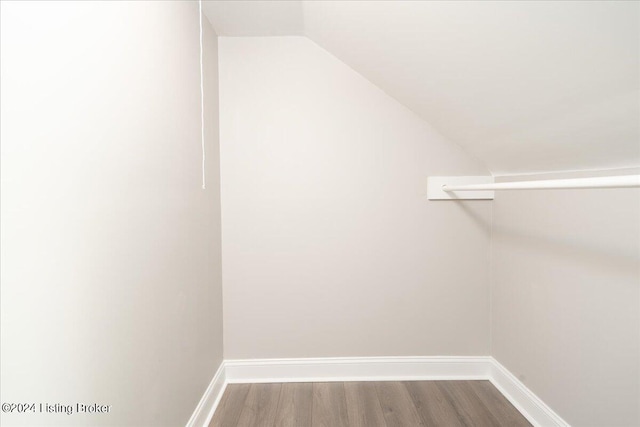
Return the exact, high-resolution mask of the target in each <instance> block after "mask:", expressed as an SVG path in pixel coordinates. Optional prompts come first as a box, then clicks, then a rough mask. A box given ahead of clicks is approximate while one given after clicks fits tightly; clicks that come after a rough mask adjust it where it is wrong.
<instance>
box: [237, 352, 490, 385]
mask: <svg viewBox="0 0 640 427" xmlns="http://www.w3.org/2000/svg"><path fill="white" fill-rule="evenodd" d="M488 361H489V359H488V358H487V357H364V358H359V357H331V358H319V359H262V360H227V361H226V362H225V368H226V376H227V381H228V382H229V383H268V382H317V381H385V380H396V381H401V380H435V379H442V380H445V379H487V375H488Z"/></svg>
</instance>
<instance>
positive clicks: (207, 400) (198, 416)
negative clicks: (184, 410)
mask: <svg viewBox="0 0 640 427" xmlns="http://www.w3.org/2000/svg"><path fill="white" fill-rule="evenodd" d="M224 365H225V363H224V361H222V363H220V367H219V368H218V370H217V371H216V374H215V375H214V376H213V379H212V380H211V382H210V383H209V386H208V387H207V389H206V390H205V392H204V394H203V395H202V398H201V399H200V402H198V406H196V409H195V410H194V411H193V414H191V418H189V421H188V422H187V427H207V426H208V425H209V423H210V422H211V418H213V413H214V412H215V411H216V408H217V407H218V403H220V399H221V398H222V394H223V393H224V390H225V388H226V387H227V382H226V381H225V366H224Z"/></svg>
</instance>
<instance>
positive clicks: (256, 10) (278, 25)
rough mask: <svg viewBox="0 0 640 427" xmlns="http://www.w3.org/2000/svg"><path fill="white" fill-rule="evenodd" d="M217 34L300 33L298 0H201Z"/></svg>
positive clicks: (302, 32) (291, 34) (272, 34)
mask: <svg viewBox="0 0 640 427" xmlns="http://www.w3.org/2000/svg"><path fill="white" fill-rule="evenodd" d="M202 10H203V12H204V14H205V15H206V16H207V18H209V22H211V25H213V28H214V29H215V30H216V33H217V34H218V35H219V36H293V35H300V36H301V35H304V25H303V18H302V16H303V15H302V2H301V1H203V2H202Z"/></svg>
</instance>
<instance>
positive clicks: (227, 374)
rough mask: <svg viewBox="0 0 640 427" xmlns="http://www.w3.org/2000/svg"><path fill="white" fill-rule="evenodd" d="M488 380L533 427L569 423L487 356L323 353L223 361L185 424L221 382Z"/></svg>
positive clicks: (202, 411)
mask: <svg viewBox="0 0 640 427" xmlns="http://www.w3.org/2000/svg"><path fill="white" fill-rule="evenodd" d="M420 380H489V381H491V383H492V384H493V385H494V386H495V387H496V388H497V389H498V390H499V391H500V392H501V393H502V394H503V395H504V396H505V397H506V398H507V399H508V400H509V401H510V402H511V403H512V404H513V406H515V407H516V408H517V409H518V410H519V411H520V412H521V413H522V415H523V416H524V417H526V418H527V420H529V422H530V423H531V424H532V425H534V426H536V427H547V426H550V427H569V424H568V423H567V422H565V421H564V420H563V419H562V418H561V417H560V416H559V415H558V414H556V413H555V412H554V411H553V410H552V409H551V408H550V407H549V406H547V405H546V404H545V403H544V402H543V401H542V400H541V399H540V398H538V397H537V396H536V395H535V394H534V393H533V392H532V391H531V390H529V389H528V388H527V387H526V386H525V385H524V384H522V382H520V380H518V379H517V378H516V377H515V376H514V375H513V374H512V373H511V372H509V371H508V370H507V369H506V368H505V367H504V366H502V365H501V364H500V363H499V362H498V361H497V360H495V359H494V358H493V357H490V356H478V357H475V356H466V357H451V356H437V357H434V356H427V357H363V358H360V357H328V358H313V359H249V360H225V361H223V362H222V364H221V365H220V369H218V372H216V375H215V377H214V378H213V380H211V384H209V387H208V388H207V390H206V392H205V394H204V396H203V397H202V399H201V400H200V403H199V404H198V407H197V408H196V410H195V411H194V413H193V415H192V416H191V419H190V420H189V423H188V424H187V427H207V426H208V424H209V422H210V421H211V418H212V417H213V414H214V412H215V409H216V407H217V406H218V403H219V402H220V399H221V397H222V394H223V393H224V390H225V388H226V385H227V384H241V383H270V382H318V381H322V382H328V381H420Z"/></svg>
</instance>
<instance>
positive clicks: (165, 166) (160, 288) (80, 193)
mask: <svg viewBox="0 0 640 427" xmlns="http://www.w3.org/2000/svg"><path fill="white" fill-rule="evenodd" d="M1 8H2V10H1V12H2V13H1V15H2V26H1V27H2V28H1V31H2V33H1V36H2V37H1V38H2V45H1V54H2V80H1V84H2V101H1V103H2V105H1V109H2V113H1V120H2V130H1V132H2V133H1V138H2V155H1V157H2V188H1V190H2V223H1V227H2V229H1V238H2V240H1V245H2V251H1V257H2V258H1V262H2V269H1V272H2V276H1V279H2V287H1V292H2V296H1V297H2V298H1V299H2V308H1V310H2V345H1V347H2V349H1V352H2V357H1V359H2V382H1V394H2V401H3V402H13V403H35V404H36V406H35V411H36V412H35V413H32V412H31V411H30V410H29V411H28V413H15V412H14V413H6V412H3V413H2V415H1V416H2V425H7V426H9V425H11V426H14V425H37V426H43V425H47V426H54V425H92V426H100V425H110V426H114V425H117V426H177V425H184V424H185V423H186V422H187V420H188V419H189V417H190V415H191V413H192V411H193V410H194V408H195V407H196V405H197V403H198V401H199V399H200V397H201V396H202V393H203V392H204V390H205V389H206V387H207V385H208V382H209V381H210V380H211V378H212V377H213V375H214V373H215V372H216V370H217V368H218V366H219V364H220V362H221V360H222V316H221V310H222V308H221V273H220V264H221V258H220V216H219V215H220V202H219V158H218V129H217V128H218V125H217V117H218V105H217V76H216V70H217V55H216V49H217V47H216V38H215V34H214V33H213V31H212V30H211V28H209V27H208V26H207V25H208V24H205V30H206V33H205V35H206V40H205V43H206V44H205V61H206V62H205V70H206V73H207V75H206V81H205V86H206V97H207V98H206V131H207V133H206V134H207V139H206V148H207V163H206V171H207V189H206V190H205V191H203V190H202V189H201V159H202V158H201V147H200V144H201V143H200V84H199V83H200V74H199V65H198V63H199V62H198V58H199V53H198V52H199V51H198V45H199V43H198V39H199V28H198V8H197V3H194V2H41V3H38V2H4V1H3V2H2V3H1ZM205 22H206V21H205ZM76 403H81V404H94V403H98V404H101V405H110V410H109V412H108V413H100V414H86V413H80V414H78V413H76V411H77V407H76V406H75V405H76ZM40 404H43V405H45V404H48V405H50V406H49V408H50V410H51V411H52V412H47V407H46V406H43V407H40V406H39V405H40ZM56 405H64V406H67V405H71V410H72V411H73V413H72V414H71V415H67V414H66V413H60V411H64V410H65V409H66V408H62V406H56ZM40 411H42V412H40Z"/></svg>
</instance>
